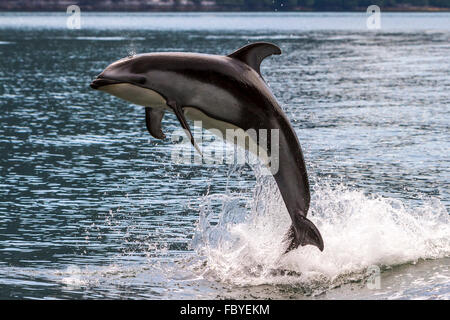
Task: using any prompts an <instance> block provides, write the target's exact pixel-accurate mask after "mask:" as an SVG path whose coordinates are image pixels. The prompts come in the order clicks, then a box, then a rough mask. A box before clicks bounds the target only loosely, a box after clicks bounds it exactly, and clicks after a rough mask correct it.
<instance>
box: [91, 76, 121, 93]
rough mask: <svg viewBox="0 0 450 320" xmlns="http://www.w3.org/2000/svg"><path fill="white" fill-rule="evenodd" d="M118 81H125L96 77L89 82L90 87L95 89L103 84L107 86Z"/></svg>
mask: <svg viewBox="0 0 450 320" xmlns="http://www.w3.org/2000/svg"><path fill="white" fill-rule="evenodd" d="M119 83H125V81H120V80H114V79H107V78H96V79H94V80H93V81H92V82H91V84H90V87H91V88H92V89H95V90H97V89H100V88H101V87H104V86H108V85H111V84H119Z"/></svg>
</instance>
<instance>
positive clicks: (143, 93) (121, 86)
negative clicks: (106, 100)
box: [100, 83, 167, 108]
mask: <svg viewBox="0 0 450 320" xmlns="http://www.w3.org/2000/svg"><path fill="white" fill-rule="evenodd" d="M100 90H102V91H105V92H107V93H109V94H112V95H113V96H116V97H118V98H121V99H124V100H126V101H129V102H131V103H134V104H137V105H140V106H144V107H152V108H167V105H166V100H165V99H164V98H163V97H162V96H161V95H160V94H159V93H157V92H156V91H153V90H150V89H146V88H142V87H138V86H135V85H132V84H129V83H118V84H110V85H107V86H103V87H100Z"/></svg>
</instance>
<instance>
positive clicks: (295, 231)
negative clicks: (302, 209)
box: [285, 215, 323, 253]
mask: <svg viewBox="0 0 450 320" xmlns="http://www.w3.org/2000/svg"><path fill="white" fill-rule="evenodd" d="M285 240H286V241H287V242H288V243H289V245H288V247H287V249H286V251H285V253H287V252H289V251H291V250H294V249H296V248H297V247H298V246H300V245H301V246H306V245H308V244H311V245H313V246H316V247H317V248H319V250H320V251H323V240H322V236H321V235H320V232H319V230H318V229H317V227H316V226H315V225H314V223H312V222H311V221H310V220H308V219H307V218H305V217H303V216H301V215H298V216H297V218H296V219H295V221H293V223H292V225H291V227H290V228H289V231H288V232H287V233H286V236H285Z"/></svg>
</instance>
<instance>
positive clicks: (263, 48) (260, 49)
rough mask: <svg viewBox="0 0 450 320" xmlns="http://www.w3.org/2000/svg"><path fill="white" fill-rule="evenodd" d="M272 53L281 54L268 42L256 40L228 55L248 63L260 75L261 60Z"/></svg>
mask: <svg viewBox="0 0 450 320" xmlns="http://www.w3.org/2000/svg"><path fill="white" fill-rule="evenodd" d="M272 54H281V49H280V48H279V47H278V46H276V45H274V44H272V43H269V42H256V43H252V44H249V45H246V46H245V47H242V48H240V49H238V50H237V51H235V52H233V53H231V54H229V55H228V56H229V57H230V58H234V59H238V60H240V61H242V62H244V63H246V64H248V65H249V66H250V67H251V68H253V69H254V70H255V71H256V72H258V73H259V75H261V72H260V65H261V62H262V61H263V60H264V59H265V58H267V57H268V56H270V55H272Z"/></svg>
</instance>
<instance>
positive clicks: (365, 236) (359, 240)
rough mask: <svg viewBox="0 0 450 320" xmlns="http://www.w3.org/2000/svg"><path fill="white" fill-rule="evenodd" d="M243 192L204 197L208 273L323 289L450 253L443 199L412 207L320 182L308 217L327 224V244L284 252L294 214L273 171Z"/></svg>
mask: <svg viewBox="0 0 450 320" xmlns="http://www.w3.org/2000/svg"><path fill="white" fill-rule="evenodd" d="M241 198H242V196H241V195H240V194H232V193H229V194H225V195H214V194H212V195H207V196H205V197H204V198H203V200H204V205H203V206H202V207H201V208H200V221H199V224H198V228H197V230H196V233H195V236H194V239H193V248H194V249H195V250H196V251H197V252H198V254H199V255H201V256H202V258H203V262H202V264H201V265H200V266H198V270H199V271H200V272H202V273H203V275H204V276H205V277H211V278H213V279H215V280H218V281H221V282H225V283H230V284H233V285H238V286H247V285H263V284H271V285H282V286H284V285H295V286H296V287H297V288H300V289H303V290H305V291H310V292H311V291H312V292H316V293H320V292H323V291H324V290H327V289H329V288H333V287H336V286H339V285H341V284H344V283H349V282H354V281H363V280H364V279H366V278H367V274H366V271H367V269H368V268H369V267H371V266H374V265H376V266H379V267H381V269H382V270H384V269H386V268H390V267H392V266H395V265H400V264H405V263H415V262H417V261H418V260H421V259H437V258H443V257H448V256H450V218H449V215H448V212H447V210H446V208H445V207H444V205H443V204H442V203H441V202H440V201H438V200H434V199H431V200H427V201H425V202H424V203H423V205H421V206H419V207H412V206H409V205H408V204H406V203H404V202H403V201H400V200H396V199H391V198H385V197H381V196H378V195H367V194H365V193H364V192H363V191H361V190H352V189H350V188H348V187H346V186H344V185H339V186H332V185H330V184H327V183H323V182H319V183H318V184H317V185H316V188H315V190H314V192H313V193H312V200H311V208H310V212H309V215H308V217H309V218H310V219H311V220H312V221H313V222H314V224H315V225H316V226H317V227H318V228H319V230H320V231H321V233H322V236H323V239H324V242H325V250H324V251H323V252H320V251H319V250H318V249H317V248H315V247H313V246H306V247H300V248H298V249H296V250H294V251H291V252H290V253H288V254H286V255H282V254H281V253H282V252H283V248H284V246H285V244H284V243H283V236H284V234H285V232H286V231H287V229H288V227H289V225H290V218H289V215H288V212H287V210H286V208H285V207H284V204H283V201H282V199H281V197H280V194H279V192H278V188H277V187H276V184H275V182H274V181H273V179H272V178H271V177H263V176H262V175H257V186H256V188H255V191H254V194H253V197H252V200H250V201H248V203H247V205H242V204H239V200H241ZM217 206H220V207H221V208H220V210H217ZM217 212H218V213H217Z"/></svg>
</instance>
